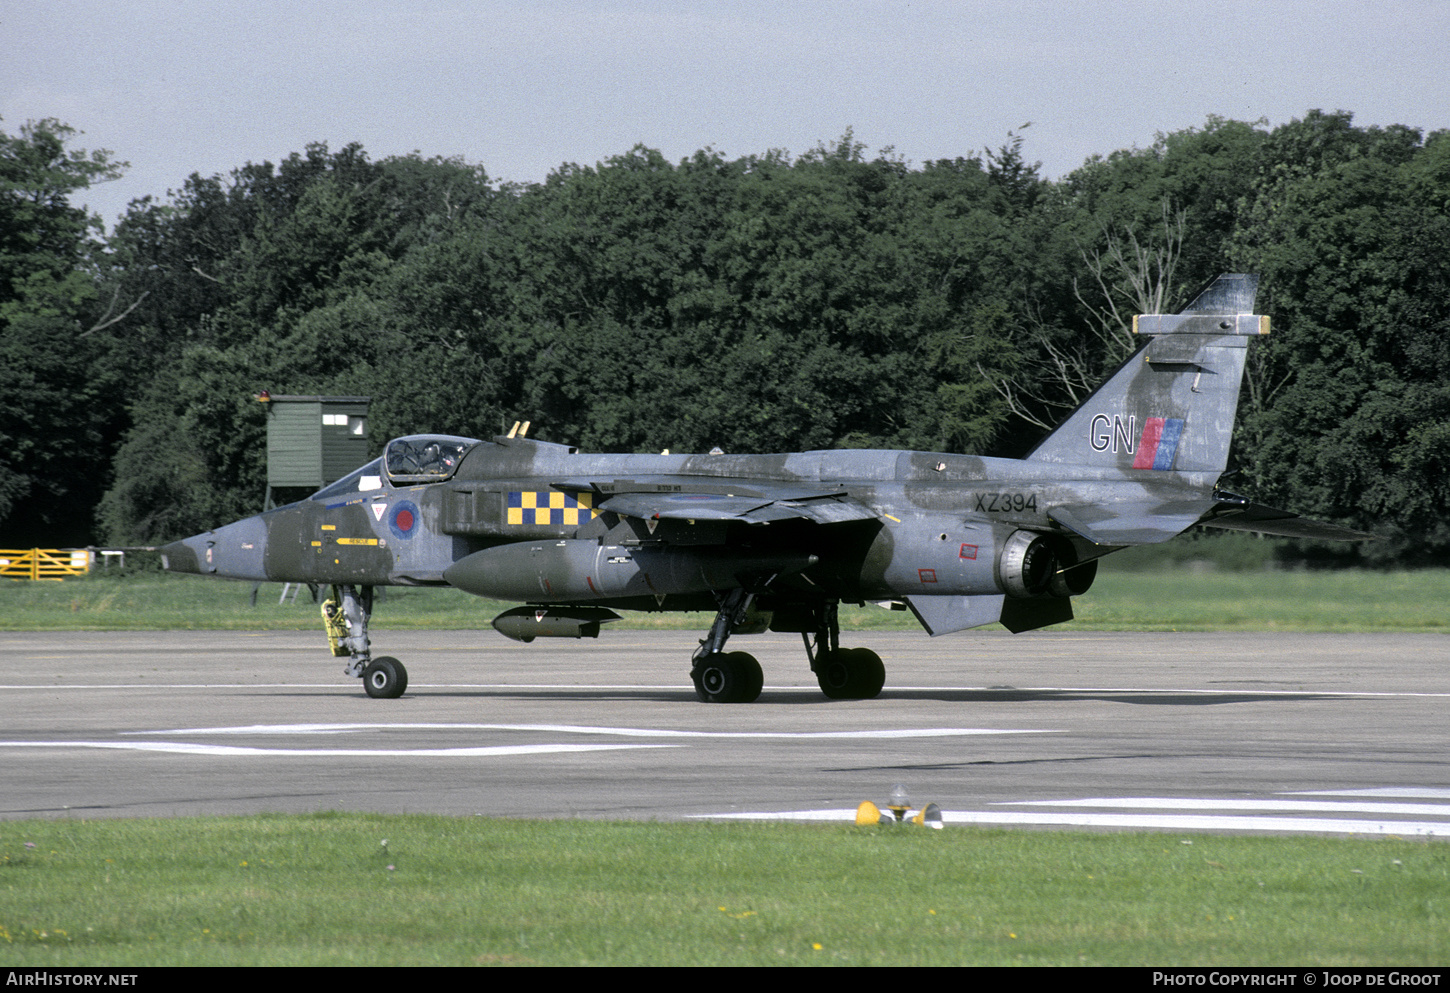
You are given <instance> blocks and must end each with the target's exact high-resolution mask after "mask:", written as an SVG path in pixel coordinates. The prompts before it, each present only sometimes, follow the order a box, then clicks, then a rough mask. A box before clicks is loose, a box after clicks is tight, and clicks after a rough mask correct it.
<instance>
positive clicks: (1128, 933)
mask: <svg viewBox="0 0 1450 993" xmlns="http://www.w3.org/2000/svg"><path fill="white" fill-rule="evenodd" d="M1447 925H1450V847H1447V846H1445V845H1443V844H1436V843H1425V842H1421V841H1409V840H1403V839H1397V838H1380V839H1374V840H1360V839H1333V838H1260V837H1236V836H1222V837H1220V836H1206V835H1195V836H1193V837H1191V838H1184V837H1180V836H1177V835H1171V834H1152V835H1149V834H1083V833H1071V832H1056V831H1053V832H1034V831H1013V832H1008V831H1000V830H988V829H975V828H947V829H946V830H944V831H939V832H938V831H927V830H924V829H918V828H854V827H849V826H818V825H780V824H728V823H727V824H711V823H698V824H695V823H691V824H644V823H612V822H591V821H542V822H540V821H507V820H495V819H485V818H448V817H437V816H381V815H363V814H319V815H311V816H260V817H242V818H197V819H178V820H132V821H126V820H115V821H91V822H86V821H64V820H56V821H8V822H0V948H3V949H4V952H3V957H4V959H5V960H6V963H7V965H10V966H12V967H13V966H28V965H369V966H382V965H527V964H538V965H780V964H820V965H1005V964H1024V965H1218V966H1225V965H1240V964H1241V965H1254V964H1259V965H1307V964H1315V965H1335V966H1373V965H1401V966H1408V965H1440V964H1443V963H1445V962H1446V961H1447V959H1450V926H1447Z"/></svg>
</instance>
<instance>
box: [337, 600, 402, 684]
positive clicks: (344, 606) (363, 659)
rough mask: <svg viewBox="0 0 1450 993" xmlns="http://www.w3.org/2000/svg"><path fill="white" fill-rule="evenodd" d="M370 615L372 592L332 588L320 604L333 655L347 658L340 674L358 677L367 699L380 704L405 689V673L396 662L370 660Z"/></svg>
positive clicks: (384, 658)
mask: <svg viewBox="0 0 1450 993" xmlns="http://www.w3.org/2000/svg"><path fill="white" fill-rule="evenodd" d="M372 613H373V588H372V587H371V586H364V587H363V588H362V589H361V590H359V589H358V588H357V587H355V586H334V587H333V588H332V596H331V598H330V599H328V600H325V601H323V604H322V623H323V625H324V626H325V627H326V628H327V640H328V643H329V644H331V646H332V654H333V655H336V656H338V657H344V656H345V657H346V658H347V660H348V662H347V665H345V666H344V667H343V670H342V671H343V672H344V673H345V674H346V675H349V676H360V677H362V681H363V689H364V690H366V691H367V695H368V696H370V697H373V698H374V699H379V700H392V699H395V698H397V697H400V696H402V695H403V691H404V690H406V689H407V688H408V670H407V669H405V668H403V663H401V662H399V661H398V660H397V659H395V658H393V657H391V656H388V655H380V656H378V657H377V658H373V657H372V651H371V650H370V648H369V645H368V618H370V617H371V616H372Z"/></svg>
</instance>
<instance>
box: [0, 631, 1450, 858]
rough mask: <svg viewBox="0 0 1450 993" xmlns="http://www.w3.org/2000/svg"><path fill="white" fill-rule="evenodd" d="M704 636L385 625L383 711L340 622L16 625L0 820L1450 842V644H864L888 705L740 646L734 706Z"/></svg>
mask: <svg viewBox="0 0 1450 993" xmlns="http://www.w3.org/2000/svg"><path fill="white" fill-rule="evenodd" d="M698 637H699V636H698V634H696V633H691V632H630V631H616V632H612V633H606V634H605V635H604V636H603V637H601V638H600V639H599V640H597V641H592V640H586V641H565V640H553V641H546V640H542V639H541V640H540V641H536V642H534V643H533V644H530V645H520V644H516V643H513V642H509V641H506V640H504V639H502V638H500V637H499V636H498V635H496V634H494V633H493V632H484V631H462V632H447V631H443V632H389V631H379V632H376V633H375V638H374V651H375V652H377V653H379V654H389V655H394V656H397V657H399V658H401V659H402V660H403V661H404V662H405V663H406V665H407V666H408V670H409V674H410V683H411V685H410V688H409V691H408V693H407V694H406V695H405V696H404V697H403V698H402V699H400V700H372V699H369V698H368V697H367V696H366V695H364V693H363V691H362V686H361V684H360V683H359V682H358V681H357V680H355V679H347V678H345V677H344V676H343V675H342V672H341V670H342V662H341V660H333V659H331V658H330V657H329V656H328V655H327V654H326V651H325V648H324V645H323V644H322V639H321V636H320V635H314V634H307V633H244V632H167V633H131V632H126V633H109V632H96V633H67V634H54V633H21V634H15V633H8V634H0V697H3V700H4V704H3V707H0V818H12V819H13V818H23V817H67V816H69V817H86V818H91V817H119V816H124V817H133V816H177V815H191V814H233V813H253V812H264V811H284V812H304V811H319V810H356V811H379V812H429V813H445V814H466V815H472V814H485V815H504V816H511V817H571V816H577V817H591V818H657V819H680V818H686V817H692V816H701V815H710V816H722V815H736V816H758V815H771V816H796V817H813V818H817V819H821V818H826V817H833V816H840V813H839V812H841V811H849V810H850V809H852V808H854V807H855V805H856V804H857V803H858V802H859V801H861V800H865V799H871V800H875V801H876V802H878V803H881V802H883V801H884V800H885V799H886V795H887V793H888V792H889V790H890V788H891V786H892V784H893V783H897V782H900V783H902V784H904V785H905V786H906V787H907V788H908V790H909V791H910V793H911V797H912V799H913V801H915V802H922V803H924V802H926V801H934V802H936V803H938V804H940V805H941V806H942V808H943V809H944V810H946V811H947V812H948V817H947V819H948V822H949V823H951V822H953V821H957V822H972V821H975V822H979V823H1004V824H1042V825H1047V824H1090V825H1092V824H1095V825H1101V826H1110V827H1145V826H1146V827H1159V828H1169V829H1173V830H1179V829H1184V830H1191V829H1193V828H1194V827H1203V828H1207V829H1230V830H1268V831H1280V830H1290V831H1292V830H1320V831H1329V832H1366V833H1376V832H1378V833H1399V834H1406V835H1440V834H1445V835H1450V726H1447V722H1446V721H1445V719H1444V714H1445V712H1446V709H1447V704H1450V639H1447V638H1445V637H1444V636H1440V635H1414V634H1408V635H1406V634H1386V635H1327V634H1297V633H1296V634H1110V633H1072V632H1062V631H1057V632H1054V631H1043V632H1034V633H1031V634H1025V635H1017V636H1012V635H1007V634H995V633H994V634H973V633H969V634H963V635H957V636H949V637H946V638H939V639H930V638H927V637H926V636H925V635H924V634H918V633H866V634H859V635H849V636H847V637H846V638H843V643H849V644H852V645H856V644H861V645H867V646H869V647H871V648H873V649H875V650H876V651H878V652H879V653H880V654H881V656H882V657H883V659H884V660H885V661H886V665H887V681H886V688H885V690H884V691H883V692H882V695H881V696H880V698H878V699H876V700H865V701H831V700H827V699H826V698H825V697H823V696H822V695H821V694H820V692H819V690H818V689H817V688H816V686H815V681H814V677H813V676H812V675H811V674H810V672H809V670H808V669H807V667H806V662H805V655H804V652H803V651H802V649H801V645H800V641H799V638H798V637H797V636H794V635H762V636H757V637H751V638H746V637H739V638H736V639H733V640H732V641H731V644H730V647H731V649H732V650H741V651H750V652H751V653H752V654H754V655H756V656H757V657H758V658H759V659H760V660H761V663H762V665H763V667H764V669H765V685H766V688H765V691H764V693H763V694H762V695H761V699H760V700H759V701H758V702H757V703H754V704H749V705H735V706H722V705H704V704H700V703H698V702H697V701H696V700H695V696H694V692H693V690H692V689H691V688H690V685H689V679H688V660H689V656H690V653H691V651H692V650H693V648H694V646H695V644H696V641H697V639H698ZM1155 818H1156V820H1155ZM1164 818H1166V820H1165V819H1164ZM1225 821H1226V822H1225ZM1285 824H1287V826H1284V825H1285ZM1442 825H1443V830H1442Z"/></svg>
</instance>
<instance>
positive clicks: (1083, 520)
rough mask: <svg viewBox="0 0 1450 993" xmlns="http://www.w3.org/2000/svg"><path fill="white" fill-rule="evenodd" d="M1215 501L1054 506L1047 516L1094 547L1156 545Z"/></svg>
mask: <svg viewBox="0 0 1450 993" xmlns="http://www.w3.org/2000/svg"><path fill="white" fill-rule="evenodd" d="M1213 506H1214V502H1213V501H1212V500H1183V501H1176V502H1174V503H1170V504H1146V503H1144V504H1127V505H1115V506H1113V507H1112V508H1111V509H1110V508H1108V507H1104V506H1093V505H1084V506H1076V507H1053V508H1052V509H1050V510H1049V511H1048V512H1047V516H1048V517H1049V518H1050V519H1051V520H1052V521H1053V522H1055V523H1057V524H1060V525H1061V526H1063V527H1065V528H1067V529H1068V530H1069V531H1071V532H1073V533H1074V534H1076V535H1079V536H1080V537H1083V538H1086V539H1087V540H1088V541H1090V542H1092V543H1093V544H1094V545H1155V544H1157V543H1158V542H1161V541H1167V540H1168V539H1170V538H1174V537H1177V536H1178V535H1180V534H1182V533H1183V532H1184V531H1187V530H1188V529H1189V528H1191V527H1193V526H1194V525H1195V524H1197V523H1198V522H1199V521H1200V520H1202V518H1203V515H1204V514H1205V513H1207V512H1208V511H1210V510H1211V509H1213Z"/></svg>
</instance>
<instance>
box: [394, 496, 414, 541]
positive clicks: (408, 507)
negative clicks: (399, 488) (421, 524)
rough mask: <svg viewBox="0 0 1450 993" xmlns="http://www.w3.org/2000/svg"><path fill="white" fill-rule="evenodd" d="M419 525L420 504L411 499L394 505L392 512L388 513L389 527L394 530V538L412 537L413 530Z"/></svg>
mask: <svg viewBox="0 0 1450 993" xmlns="http://www.w3.org/2000/svg"><path fill="white" fill-rule="evenodd" d="M417 526H418V505H417V504H416V503H414V502H413V501H411V500H403V501H400V502H399V503H397V504H396V505H394V507H393V510H392V513H390V514H388V529H389V530H391V531H392V532H393V537H394V538H404V539H406V538H411V537H413V531H414V529H416V528H417Z"/></svg>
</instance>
